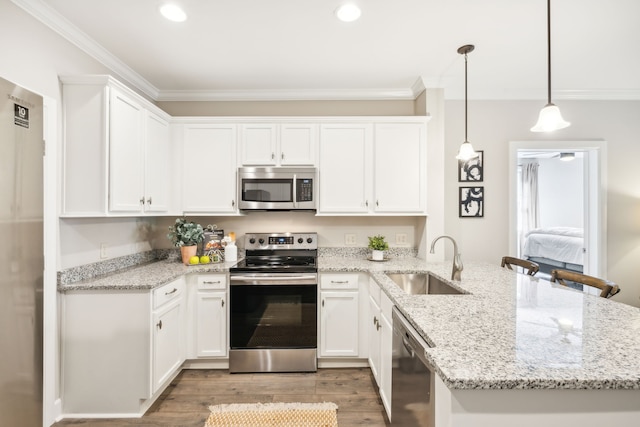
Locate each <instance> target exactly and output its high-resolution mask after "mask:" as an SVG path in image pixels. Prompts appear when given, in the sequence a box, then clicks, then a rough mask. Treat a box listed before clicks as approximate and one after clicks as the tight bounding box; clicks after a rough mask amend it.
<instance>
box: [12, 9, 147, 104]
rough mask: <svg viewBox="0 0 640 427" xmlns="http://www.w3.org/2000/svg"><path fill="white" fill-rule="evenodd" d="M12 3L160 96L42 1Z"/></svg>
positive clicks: (113, 56) (120, 73)
mask: <svg viewBox="0 0 640 427" xmlns="http://www.w3.org/2000/svg"><path fill="white" fill-rule="evenodd" d="M11 1H12V2H13V3H14V4H15V5H16V6H18V7H20V8H22V9H23V10H24V11H25V12H27V13H28V14H30V15H31V16H33V17H34V18H36V19H38V20H39V21H40V22H42V23H43V24H44V25H46V26H47V27H49V28H50V29H52V30H53V31H55V32H56V33H58V34H60V35H61V36H62V37H63V38H65V39H66V40H68V41H69V42H71V43H73V44H74V45H76V46H77V47H78V48H80V49H81V50H82V51H84V52H85V53H86V54H88V55H89V56H91V57H92V58H94V59H95V60H97V61H98V62H100V63H101V64H103V65H104V66H105V67H107V68H109V69H110V70H112V71H113V72H114V73H115V74H117V75H119V76H120V77H122V78H123V79H125V80H126V81H128V82H130V83H131V84H133V85H134V86H135V87H136V88H138V89H139V90H140V91H142V92H143V93H144V94H145V95H147V96H148V97H150V98H151V99H155V98H156V97H157V96H158V89H157V88H156V87H155V86H153V85H152V84H151V83H150V82H149V81H148V80H146V79H145V78H144V77H142V76H141V75H140V74H138V73H136V72H135V71H134V70H133V69H132V68H131V67H129V66H128V65H127V64H125V63H124V62H122V61H121V60H120V59H118V58H117V57H116V56H115V55H113V54H112V53H111V52H109V51H108V50H107V49H105V48H104V47H102V46H101V45H100V44H98V43H97V42H96V41H95V40H93V39H92V38H91V37H89V36H88V35H87V34H86V33H85V32H83V31H82V30H80V29H79V28H78V27H76V26H75V25H73V24H72V23H71V22H69V20H67V19H66V18H64V17H63V16H62V15H60V14H59V13H58V12H57V11H56V10H55V9H53V8H52V7H51V6H49V5H48V4H46V3H44V2H42V1H41V0H11Z"/></svg>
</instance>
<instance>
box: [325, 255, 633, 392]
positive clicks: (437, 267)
mask: <svg viewBox="0 0 640 427" xmlns="http://www.w3.org/2000/svg"><path fill="white" fill-rule="evenodd" d="M320 271H321V272H322V271H324V272H329V271H367V272H369V273H370V274H371V275H372V277H373V278H374V279H375V280H376V282H377V283H378V284H380V286H381V288H382V289H383V290H384V292H385V293H386V294H387V295H388V296H389V297H390V299H391V300H392V302H393V303H394V304H395V306H396V307H397V308H398V309H399V310H400V311H401V312H402V313H403V314H404V315H405V317H406V318H407V319H408V320H409V322H410V323H411V324H412V325H413V326H414V327H415V328H416V330H417V331H418V333H419V334H420V335H421V336H422V337H423V338H424V339H425V340H426V341H427V342H428V343H429V344H430V345H433V346H434V347H433V348H428V349H427V350H426V355H427V358H428V359H429V360H430V361H431V362H432V364H433V366H434V367H435V369H436V371H437V372H438V374H439V375H440V377H441V378H442V380H443V381H444V383H445V384H446V385H447V386H448V387H449V388H452V389H633V390H640V310H639V309H638V308H636V307H632V306H629V305H626V304H622V303H618V302H615V301H613V300H610V299H606V298H601V297H599V296H597V295H586V294H584V293H582V292H579V291H575V290H572V289H569V288H566V287H561V286H559V285H557V284H554V283H551V282H549V281H547V280H544V279H539V278H536V277H530V276H527V275H524V274H518V273H516V272H514V271H511V270H507V269H504V268H500V267H499V266H498V265H492V264H488V263H466V264H465V267H464V271H463V272H462V280H461V281H459V282H458V281H455V282H454V281H451V280H447V279H449V278H450V277H451V262H444V263H427V262H425V261H424V260H419V259H416V258H412V259H398V260H393V259H390V260H389V262H382V263H373V262H370V261H367V260H349V259H340V258H326V259H322V260H321V263H320ZM427 271H429V272H431V273H432V274H434V275H436V276H438V277H439V278H441V279H444V280H445V281H447V282H449V283H451V284H452V285H454V287H457V288H459V289H461V290H463V291H464V292H467V294H464V295H407V294H406V293H405V292H404V291H403V290H401V289H400V288H399V287H398V286H396V285H395V283H394V282H393V281H392V280H391V279H389V278H388V277H387V276H386V274H385V273H387V272H388V273H391V272H406V273H418V272H427Z"/></svg>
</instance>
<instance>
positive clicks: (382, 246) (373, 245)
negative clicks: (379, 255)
mask: <svg viewBox="0 0 640 427" xmlns="http://www.w3.org/2000/svg"><path fill="white" fill-rule="evenodd" d="M369 249H373V250H374V251H386V250H387V249H389V244H388V243H387V242H386V241H385V240H384V236H383V235H381V234H378V235H377V236H369Z"/></svg>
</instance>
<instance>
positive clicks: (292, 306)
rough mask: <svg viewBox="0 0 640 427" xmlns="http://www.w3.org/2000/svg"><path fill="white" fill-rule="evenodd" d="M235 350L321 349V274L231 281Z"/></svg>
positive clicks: (256, 276) (235, 277)
mask: <svg viewBox="0 0 640 427" xmlns="http://www.w3.org/2000/svg"><path fill="white" fill-rule="evenodd" d="M230 279H231V280H230V285H231V286H230V290H231V297H230V311H231V313H230V346H231V349H236V350H240V349H285V348H286V349H303V348H316V347H317V335H318V334H317V301H318V293H317V292H318V291H317V288H318V285H317V274H315V273H314V274H304V273H280V274H277V273H276V274H274V273H264V274H260V273H254V274H251V273H249V274H243V275H233V274H232V275H231V277H230Z"/></svg>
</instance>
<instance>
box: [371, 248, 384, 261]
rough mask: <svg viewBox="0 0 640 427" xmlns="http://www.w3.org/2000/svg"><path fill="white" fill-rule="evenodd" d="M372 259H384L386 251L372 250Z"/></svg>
mask: <svg viewBox="0 0 640 427" xmlns="http://www.w3.org/2000/svg"><path fill="white" fill-rule="evenodd" d="M371 259H372V260H374V261H382V260H383V259H384V251H376V250H372V251H371Z"/></svg>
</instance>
